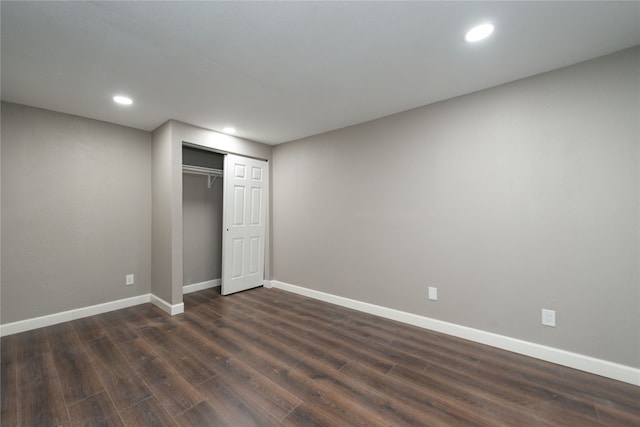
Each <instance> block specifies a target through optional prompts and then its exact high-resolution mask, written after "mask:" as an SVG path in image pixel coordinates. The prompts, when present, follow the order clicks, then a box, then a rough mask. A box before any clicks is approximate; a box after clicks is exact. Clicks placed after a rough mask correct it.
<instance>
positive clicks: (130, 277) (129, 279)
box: [125, 274, 135, 286]
mask: <svg viewBox="0 0 640 427" xmlns="http://www.w3.org/2000/svg"><path fill="white" fill-rule="evenodd" d="M125 283H126V284H127V286H131V285H133V284H134V283H135V279H134V276H133V274H127V278H126V282H125Z"/></svg>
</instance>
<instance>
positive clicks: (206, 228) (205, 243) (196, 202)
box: [182, 174, 222, 286]
mask: <svg viewBox="0 0 640 427" xmlns="http://www.w3.org/2000/svg"><path fill="white" fill-rule="evenodd" d="M207 181H208V177H207V176H204V175H189V174H183V175H182V198H183V200H182V221H183V235H184V243H183V253H184V265H183V281H182V282H183V286H187V285H192V284H194V283H201V282H207V281H210V280H215V279H220V277H221V273H222V179H216V180H215V182H214V183H213V184H212V185H211V188H209V186H208V183H207Z"/></svg>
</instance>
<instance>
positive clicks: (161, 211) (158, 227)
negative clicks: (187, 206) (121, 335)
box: [151, 122, 181, 304]
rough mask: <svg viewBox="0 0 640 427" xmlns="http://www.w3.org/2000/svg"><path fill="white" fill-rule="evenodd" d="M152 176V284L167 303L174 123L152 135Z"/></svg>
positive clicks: (170, 284) (169, 298)
mask: <svg viewBox="0 0 640 427" xmlns="http://www.w3.org/2000/svg"><path fill="white" fill-rule="evenodd" d="M152 141H153V150H152V153H153V155H152V162H153V168H152V171H153V173H152V175H153V186H152V188H153V190H152V193H153V195H152V200H153V233H152V248H153V250H152V270H151V271H152V274H151V277H152V281H151V292H152V293H153V294H154V295H156V296H158V297H160V298H162V299H163V300H165V301H166V302H168V303H171V304H177V303H179V302H181V300H180V301H173V292H172V287H173V282H172V277H173V275H172V271H173V263H172V259H173V248H172V244H173V238H172V223H173V214H174V212H173V205H172V203H173V199H174V197H175V196H174V195H173V194H172V191H173V190H172V188H173V187H172V182H171V180H172V178H171V177H172V172H173V170H172V161H173V160H172V150H171V122H167V123H165V124H164V125H162V126H160V127H159V128H158V129H156V130H155V131H153V134H152Z"/></svg>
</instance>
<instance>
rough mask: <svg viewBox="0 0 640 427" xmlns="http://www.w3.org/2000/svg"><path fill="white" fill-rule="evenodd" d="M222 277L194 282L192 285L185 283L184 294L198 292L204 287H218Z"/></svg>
mask: <svg viewBox="0 0 640 427" xmlns="http://www.w3.org/2000/svg"><path fill="white" fill-rule="evenodd" d="M221 283H222V279H213V280H207V281H205V282H198V283H192V284H191V285H185V286H183V287H182V294H183V295H184V294H190V293H191V292H198V291H202V290H204V289H209V288H216V287H218V286H220V284H221Z"/></svg>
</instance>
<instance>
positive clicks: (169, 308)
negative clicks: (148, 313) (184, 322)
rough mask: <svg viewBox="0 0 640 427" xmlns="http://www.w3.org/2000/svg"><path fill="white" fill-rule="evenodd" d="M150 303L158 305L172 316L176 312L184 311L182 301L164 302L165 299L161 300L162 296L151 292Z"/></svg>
mask: <svg viewBox="0 0 640 427" xmlns="http://www.w3.org/2000/svg"><path fill="white" fill-rule="evenodd" d="M151 304H153V305H155V306H156V307H159V308H160V309H161V310H162V311H164V312H165V313H168V314H170V315H172V316H175V315H176V314H180V313H184V303H183V302H181V303H180V304H169V303H168V302H166V301H165V300H163V299H162V298H160V297H158V296H156V295H154V294H151Z"/></svg>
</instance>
